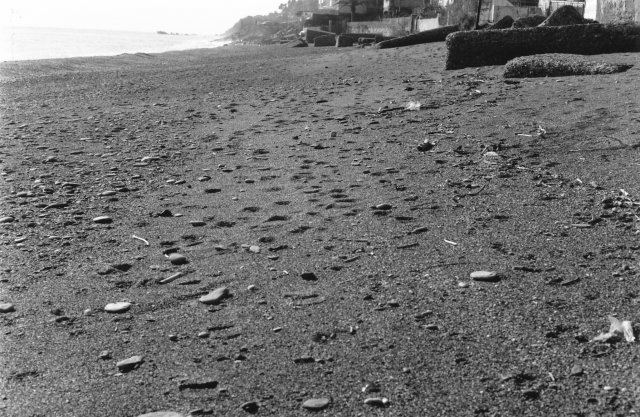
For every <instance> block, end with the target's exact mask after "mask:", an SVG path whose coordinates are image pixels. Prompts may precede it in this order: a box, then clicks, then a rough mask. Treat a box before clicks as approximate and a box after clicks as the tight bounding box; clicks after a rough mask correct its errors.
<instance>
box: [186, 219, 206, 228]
mask: <svg viewBox="0 0 640 417" xmlns="http://www.w3.org/2000/svg"><path fill="white" fill-rule="evenodd" d="M189 223H191V226H193V227H202V226H205V225H206V224H207V223H205V222H203V221H201V220H193V221H190V222H189Z"/></svg>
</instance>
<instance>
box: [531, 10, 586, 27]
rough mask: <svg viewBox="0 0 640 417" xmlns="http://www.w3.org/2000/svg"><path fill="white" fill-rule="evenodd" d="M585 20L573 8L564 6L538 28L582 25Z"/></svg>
mask: <svg viewBox="0 0 640 417" xmlns="http://www.w3.org/2000/svg"><path fill="white" fill-rule="evenodd" d="M584 23H585V20H584V18H583V17H582V15H581V14H580V12H579V11H578V10H576V8H575V7H573V6H562V7H559V8H557V9H556V10H554V12H553V13H551V14H550V15H549V17H547V19H546V20H545V21H544V22H542V23H540V24H539V25H538V26H568V25H582V24H584Z"/></svg>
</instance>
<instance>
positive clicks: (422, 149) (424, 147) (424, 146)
mask: <svg viewBox="0 0 640 417" xmlns="http://www.w3.org/2000/svg"><path fill="white" fill-rule="evenodd" d="M434 146H436V144H435V143H433V142H429V141H428V140H425V141H424V142H422V143H421V144H420V145H418V150H419V151H420V152H427V151H430V150H431V149H433V147H434Z"/></svg>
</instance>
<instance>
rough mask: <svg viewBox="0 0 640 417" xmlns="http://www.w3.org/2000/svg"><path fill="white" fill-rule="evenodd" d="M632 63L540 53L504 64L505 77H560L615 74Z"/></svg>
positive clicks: (624, 69)
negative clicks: (616, 62) (614, 62)
mask: <svg viewBox="0 0 640 417" xmlns="http://www.w3.org/2000/svg"><path fill="white" fill-rule="evenodd" d="M632 66H633V65H627V64H612V63H608V62H598V61H590V60H587V59H585V58H584V57H583V56H581V55H572V54H540V55H531V56H523V57H519V58H515V59H512V60H511V61H509V62H507V63H506V64H505V66H504V77H505V78H525V77H526V78H529V77H562V76H570V75H600V74H615V73H618V72H624V71H627V70H628V69H629V68H631V67H632Z"/></svg>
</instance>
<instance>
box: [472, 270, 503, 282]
mask: <svg viewBox="0 0 640 417" xmlns="http://www.w3.org/2000/svg"><path fill="white" fill-rule="evenodd" d="M470 277H471V279H473V280H474V281H480V282H498V281H500V275H499V274H498V273H497V272H494V271H474V272H472V273H471V275H470Z"/></svg>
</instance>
